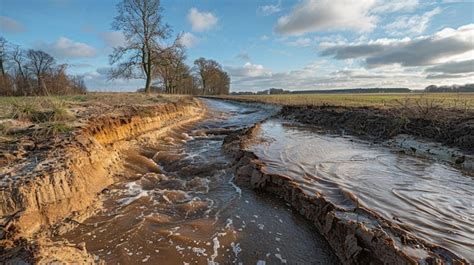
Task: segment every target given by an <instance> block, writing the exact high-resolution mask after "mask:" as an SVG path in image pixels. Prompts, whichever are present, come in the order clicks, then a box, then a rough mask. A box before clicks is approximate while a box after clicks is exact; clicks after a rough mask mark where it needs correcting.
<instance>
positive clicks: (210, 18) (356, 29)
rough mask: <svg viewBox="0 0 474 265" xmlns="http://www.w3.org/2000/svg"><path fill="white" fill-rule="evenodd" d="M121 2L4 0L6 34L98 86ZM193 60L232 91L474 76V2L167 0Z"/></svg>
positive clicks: (117, 84) (1, 19)
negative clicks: (210, 65)
mask: <svg viewBox="0 0 474 265" xmlns="http://www.w3.org/2000/svg"><path fill="white" fill-rule="evenodd" d="M116 3H117V1H115V0H101V1H96V0H0V35H1V36H4V37H5V38H6V39H7V40H8V41H10V42H12V43H15V44H19V45H21V46H23V47H25V48H37V49H43V50H45V51H47V52H49V53H50V54H52V55H54V56H55V57H56V58H57V59H58V61H59V62H60V63H68V64H69V72H70V73H73V74H83V75H84V76H85V78H86V82H87V85H88V87H89V88H90V89H91V90H98V91H105V90H115V91H133V90H135V89H136V88H137V87H143V81H142V80H132V81H124V80H117V81H114V82H108V81H107V78H106V73H107V69H108V67H109V64H108V54H109V53H110V52H111V50H112V47H114V46H117V45H121V44H122V43H123V42H124V38H123V36H122V34H121V33H120V32H114V31H112V30H111V26H110V24H111V22H112V19H113V17H114V16H115V15H116V9H115V5H116ZM162 6H163V8H164V20H165V22H166V23H168V24H169V25H170V26H171V27H172V28H173V30H174V33H175V34H177V33H180V32H182V33H184V39H183V42H184V43H185V45H186V46H187V47H188V61H189V63H192V61H193V60H194V59H196V58H198V57H201V56H202V57H206V58H211V59H215V60H216V61H218V62H219V63H221V64H222V65H223V66H224V68H225V69H226V70H227V71H228V72H229V73H230V75H231V79H232V84H231V90H232V91H255V90H261V89H266V88H269V87H276V88H284V89H291V90H304V89H331V88H354V87H409V88H413V89H420V88H424V87H425V86H427V85H430V84H464V83H468V82H471V83H472V82H474V0H465V1H456V0H296V1H290V0H281V1H278V0H261V1H252V0H225V1H222V0H202V1H196V0H163V1H162Z"/></svg>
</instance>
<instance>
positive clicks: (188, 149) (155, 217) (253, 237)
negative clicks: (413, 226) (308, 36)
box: [63, 100, 338, 264]
mask: <svg viewBox="0 0 474 265" xmlns="http://www.w3.org/2000/svg"><path fill="white" fill-rule="evenodd" d="M206 103H207V105H208V107H209V117H208V118H207V119H206V120H204V121H202V122H199V123H197V124H191V125H187V126H183V127H182V128H180V129H179V130H176V131H175V132H173V133H172V134H171V135H169V136H168V137H165V138H164V139H163V140H162V141H160V142H159V144H153V145H150V146H144V147H143V148H142V149H139V150H134V151H133V152H130V154H128V156H129V158H128V164H127V170H125V172H123V175H124V177H126V178H128V179H130V181H126V182H124V183H119V184H117V185H115V186H114V187H111V188H110V191H109V193H108V194H107V195H106V196H105V197H106V198H105V201H104V209H105V210H104V211H102V212H100V213H99V214H97V215H96V216H93V217H91V218H89V219H88V220H87V221H86V222H85V223H84V224H82V225H80V226H78V227H77V228H76V229H74V230H72V231H70V232H68V233H67V234H66V235H64V236H63V237H65V238H67V239H68V240H69V241H72V242H74V243H80V242H85V243H86V248H87V250H88V251H90V252H92V253H93V254H95V255H98V256H99V257H100V258H101V259H103V260H105V261H106V262H107V263H110V264H116V263H121V264H136V263H150V264H214V263H220V264H229V263H238V262H243V263H244V264H256V263H257V262H259V264H265V262H266V263H267V264H281V263H288V264H314V263H323V264H334V263H338V261H337V258H336V257H335V256H334V254H333V253H332V251H331V250H330V247H329V246H328V244H327V242H326V241H325V240H324V239H323V238H322V236H321V235H320V234H319V233H318V232H317V231H316V230H315V228H314V227H313V225H312V224H311V223H310V222H307V221H306V220H304V218H303V217H301V216H299V215H298V214H295V213H293V212H292V210H291V209H290V208H289V206H288V205H286V204H285V203H283V202H282V201H281V200H278V199H276V198H273V197H271V196H268V195H262V194H256V193H254V192H253V191H251V190H246V189H244V190H241V189H240V188H239V187H237V186H236V185H235V184H234V183H233V182H232V180H233V177H234V176H233V173H232V171H231V170H230V169H229V167H230V164H231V162H232V161H230V159H228V158H227V157H225V156H224V154H223V153H222V152H221V146H222V142H223V139H224V137H225V136H226V134H228V133H229V132H231V131H232V130H235V129H238V128H241V127H243V126H249V125H251V124H253V123H255V122H258V121H261V120H263V119H265V118H267V117H268V116H270V115H271V114H273V113H275V111H276V110H275V109H274V108H268V109H264V108H263V107H256V106H250V105H249V106H245V105H242V104H231V103H226V102H219V101H211V100H207V101H206ZM144 156H146V157H148V158H151V159H153V160H154V161H155V162H156V163H157V164H158V166H156V165H155V166H153V165H150V161H149V160H147V159H146V158H144ZM140 157H141V159H140ZM151 164H153V163H151ZM138 173H140V174H138Z"/></svg>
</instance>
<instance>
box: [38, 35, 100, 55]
mask: <svg viewBox="0 0 474 265" xmlns="http://www.w3.org/2000/svg"><path fill="white" fill-rule="evenodd" d="M37 48H39V49H42V50H45V51H46V52H48V53H50V54H52V55H53V56H55V57H58V58H60V59H63V58H80V57H94V56H95V55H96V50H95V49H94V47H92V46H89V45H87V44H85V43H82V42H75V41H73V40H70V39H68V38H66V37H60V38H59V39H58V40H57V41H55V42H52V43H39V44H38V45H37Z"/></svg>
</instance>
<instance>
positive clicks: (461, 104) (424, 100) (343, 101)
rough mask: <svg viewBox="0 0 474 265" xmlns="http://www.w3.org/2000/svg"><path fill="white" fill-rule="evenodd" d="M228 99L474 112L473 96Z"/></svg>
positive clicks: (337, 95)
mask: <svg viewBox="0 0 474 265" xmlns="http://www.w3.org/2000/svg"><path fill="white" fill-rule="evenodd" d="M225 98H229V99H242V100H249V101H257V102H265V103H273V104H280V105H314V106H322V105H332V106H348V107H377V108H392V107H400V106H401V105H403V106H405V107H407V106H415V107H416V106H426V107H440V108H456V109H463V110H472V109H474V93H410V94H408V93H400V94H382V93H377V94H366V93H361V94H287V95H242V96H225Z"/></svg>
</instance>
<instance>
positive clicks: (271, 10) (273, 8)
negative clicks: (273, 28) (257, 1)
mask: <svg viewBox="0 0 474 265" xmlns="http://www.w3.org/2000/svg"><path fill="white" fill-rule="evenodd" d="M258 10H259V11H260V12H261V13H262V14H263V15H265V16H268V15H272V14H275V13H278V12H280V11H281V10H282V9H281V4H280V2H278V4H276V5H264V6H260V7H259V8H258Z"/></svg>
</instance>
